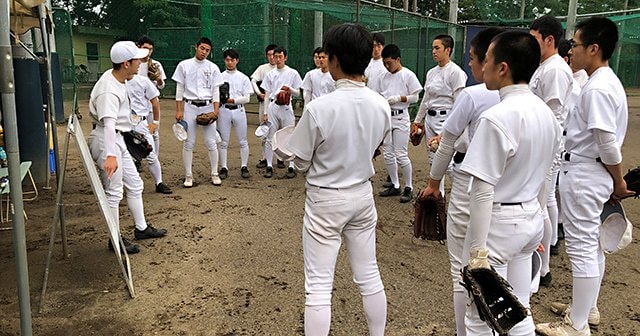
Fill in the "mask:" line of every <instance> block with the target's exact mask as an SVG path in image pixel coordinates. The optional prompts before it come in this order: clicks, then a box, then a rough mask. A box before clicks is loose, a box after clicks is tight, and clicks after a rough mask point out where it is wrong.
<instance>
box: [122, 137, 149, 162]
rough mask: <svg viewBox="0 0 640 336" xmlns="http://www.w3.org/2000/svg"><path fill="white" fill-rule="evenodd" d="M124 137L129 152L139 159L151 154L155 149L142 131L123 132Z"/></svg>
mask: <svg viewBox="0 0 640 336" xmlns="http://www.w3.org/2000/svg"><path fill="white" fill-rule="evenodd" d="M122 137H123V138H124V143H125V144H126V145H127V150H128V151H129V154H131V156H132V157H133V158H134V159H136V160H137V161H140V160H142V159H144V158H146V157H147V156H149V153H151V151H152V150H153V147H151V144H150V143H149V141H147V138H146V137H145V136H144V135H143V134H142V133H138V132H136V131H129V132H122Z"/></svg>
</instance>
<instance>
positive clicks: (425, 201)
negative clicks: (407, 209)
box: [413, 196, 447, 241]
mask: <svg viewBox="0 0 640 336" xmlns="http://www.w3.org/2000/svg"><path fill="white" fill-rule="evenodd" d="M413 207H414V209H415V218H414V220H413V236H414V237H416V238H422V239H426V240H438V241H444V240H445V239H447V210H446V209H445V202H444V197H440V198H439V199H436V198H434V197H432V196H429V197H425V198H420V197H418V198H417V199H416V201H415V202H414V203H413Z"/></svg>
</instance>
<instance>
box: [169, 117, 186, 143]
mask: <svg viewBox="0 0 640 336" xmlns="http://www.w3.org/2000/svg"><path fill="white" fill-rule="evenodd" d="M171 129H172V130H173V135H175V136H176V139H178V141H185V140H187V122H186V121H184V120H182V119H181V120H178V121H176V123H175V124H173V126H172V127H171Z"/></svg>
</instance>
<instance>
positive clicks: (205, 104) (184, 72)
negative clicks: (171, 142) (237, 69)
mask: <svg viewBox="0 0 640 336" xmlns="http://www.w3.org/2000/svg"><path fill="white" fill-rule="evenodd" d="M171 79H173V80H174V81H176V82H177V83H180V84H182V85H184V95H183V97H184V98H183V100H184V116H183V119H184V121H186V122H187V140H186V141H185V142H184V144H183V146H182V160H183V163H184V169H185V174H186V176H191V177H192V176H193V173H192V171H191V166H192V162H193V146H194V145H195V143H196V132H197V129H198V127H197V126H198V124H197V123H196V117H197V116H198V115H199V114H203V113H210V112H213V102H214V99H219V87H220V85H222V83H224V80H223V79H222V75H221V74H220V69H219V68H218V66H217V65H215V64H214V63H213V62H211V61H209V60H207V59H204V60H202V61H199V60H198V59H196V58H195V57H194V58H190V59H186V60H183V61H181V62H180V63H178V66H177V67H176V71H175V72H174V73H173V77H171ZM215 101H218V100H215ZM202 129H203V134H204V143H205V146H206V147H207V150H208V152H209V162H210V163H211V174H212V175H215V174H218V146H217V145H216V123H215V122H214V123H213V124H211V125H207V126H202Z"/></svg>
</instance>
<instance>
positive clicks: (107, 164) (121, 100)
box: [88, 41, 167, 253]
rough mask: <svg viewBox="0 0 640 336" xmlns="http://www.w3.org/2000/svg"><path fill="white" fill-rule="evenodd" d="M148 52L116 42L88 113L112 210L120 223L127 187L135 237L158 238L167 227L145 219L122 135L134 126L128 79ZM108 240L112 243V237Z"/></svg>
mask: <svg viewBox="0 0 640 336" xmlns="http://www.w3.org/2000/svg"><path fill="white" fill-rule="evenodd" d="M147 55H149V51H148V50H146V49H138V47H137V46H136V45H135V43H133V42H131V41H121V42H116V43H115V44H114V45H113V46H112V47H111V51H110V56H111V62H112V63H113V68H112V69H110V70H107V71H106V72H105V73H104V74H103V75H102V76H101V77H100V79H99V80H98V81H97V82H96V85H95V86H94V87H93V89H92V90H91V95H90V98H89V116H90V117H91V122H92V123H93V130H92V131H91V133H90V134H89V139H88V143H89V149H90V151H91V157H92V158H93V160H94V161H95V162H96V164H97V165H98V168H99V169H100V177H101V179H102V184H103V186H104V191H105V194H106V196H107V202H108V205H109V210H110V212H111V214H112V216H113V218H114V219H115V220H116V222H118V223H119V218H120V216H119V210H118V206H119V204H120V201H121V200H122V195H123V191H124V189H126V190H127V205H128V206H129V210H130V211H131V215H132V217H133V220H134V222H135V226H136V228H135V230H134V237H135V238H136V239H147V238H159V237H164V236H165V235H166V234H167V230H165V229H156V228H154V227H153V226H151V225H150V224H148V223H147V222H146V220H145V217H144V204H143V202H142V190H143V189H144V185H143V183H142V179H141V178H140V175H139V174H138V172H137V171H136V168H135V166H134V164H133V160H132V159H131V155H130V154H129V151H128V150H127V146H126V145H125V143H124V138H123V137H122V132H129V131H131V129H132V125H131V119H130V117H131V106H130V105H129V97H128V96H127V87H126V85H125V81H126V80H129V79H132V78H133V76H134V75H135V74H136V73H137V72H138V67H139V66H140V63H141V59H143V58H145V57H147ZM123 241H124V244H125V248H126V250H127V252H128V253H138V252H140V248H139V247H138V245H135V244H132V243H131V242H129V241H128V240H126V239H124V238H123ZM109 243H110V245H109V246H110V247H111V240H109Z"/></svg>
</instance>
